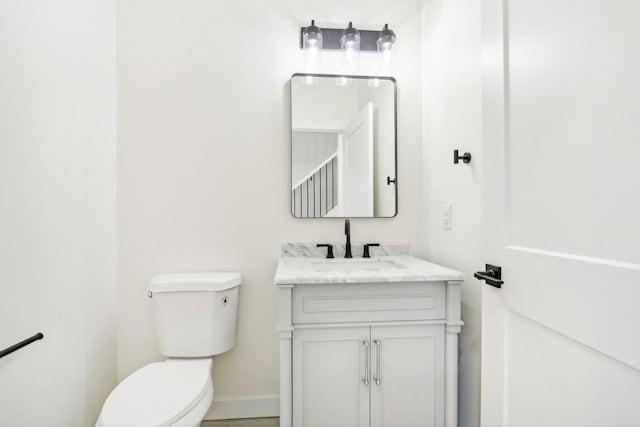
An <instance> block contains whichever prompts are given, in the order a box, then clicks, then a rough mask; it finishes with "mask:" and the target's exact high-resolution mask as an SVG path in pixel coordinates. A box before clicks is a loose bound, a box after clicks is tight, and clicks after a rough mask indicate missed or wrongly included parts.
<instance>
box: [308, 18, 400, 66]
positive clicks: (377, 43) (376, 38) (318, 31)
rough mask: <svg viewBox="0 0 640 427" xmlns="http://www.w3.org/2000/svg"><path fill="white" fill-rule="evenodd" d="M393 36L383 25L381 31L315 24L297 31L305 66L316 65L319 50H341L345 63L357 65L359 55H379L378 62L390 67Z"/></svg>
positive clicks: (350, 24)
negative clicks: (361, 53) (365, 53)
mask: <svg viewBox="0 0 640 427" xmlns="http://www.w3.org/2000/svg"><path fill="white" fill-rule="evenodd" d="M395 41H396V34H395V32H393V30H391V29H390V28H389V25H388V24H385V25H384V27H383V28H382V30H381V31H379V30H362V29H360V30H359V29H356V28H354V26H353V23H352V22H349V25H348V26H347V28H344V29H340V28H320V27H318V26H316V24H315V21H314V20H312V21H311V25H310V26H308V27H302V28H300V47H301V48H302V49H303V50H304V52H305V63H306V64H308V65H315V64H317V62H319V60H320V51H321V50H342V51H343V52H344V56H345V62H347V63H354V62H357V59H358V56H359V53H360V52H378V54H379V55H380V61H381V62H383V63H386V64H389V62H390V61H391V51H392V48H393V45H394V43H395Z"/></svg>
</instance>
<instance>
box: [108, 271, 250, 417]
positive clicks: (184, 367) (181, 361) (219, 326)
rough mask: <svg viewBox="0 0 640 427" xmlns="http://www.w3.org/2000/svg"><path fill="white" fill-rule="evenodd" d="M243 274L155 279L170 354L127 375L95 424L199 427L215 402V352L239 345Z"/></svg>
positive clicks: (160, 327)
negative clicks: (213, 359) (161, 360)
mask: <svg viewBox="0 0 640 427" xmlns="http://www.w3.org/2000/svg"><path fill="white" fill-rule="evenodd" d="M240 281H241V278H240V274H239V273H190V274H165V275H160V276H155V277H153V278H152V279H151V286H150V288H149V297H150V298H151V301H152V305H153V309H154V310H153V311H154V314H155V324H156V333H157V338H158V343H159V349H160V352H161V353H162V354H164V355H165V356H167V357H168V359H167V360H166V361H164V362H156V363H151V364H148V365H146V366H144V367H143V368H141V369H139V370H137V371H136V372H134V373H133V374H131V375H130V376H128V377H127V378H125V379H124V380H123V381H122V382H121V383H120V384H118V386H117V387H116V388H115V389H114V390H113V391H112V392H111V394H110V395H109V397H108V398H107V400H106V401H105V403H104V405H103V407H102V411H101V412H100V416H99V418H98V421H97V423H96V427H169V426H171V427H197V426H199V425H200V423H201V422H202V420H203V418H204V416H205V415H206V413H207V411H208V410H209V407H210V406H211V403H212V402H213V383H212V381H211V367H212V363H213V361H212V357H213V356H214V355H216V354H220V353H224V352H226V351H228V350H229V349H231V347H233V345H234V344H235V331H236V318H237V309H238V286H239V285H240Z"/></svg>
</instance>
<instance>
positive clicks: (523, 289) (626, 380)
mask: <svg viewBox="0 0 640 427" xmlns="http://www.w3.org/2000/svg"><path fill="white" fill-rule="evenodd" d="M638 17H640V2H638V1H609V0H591V1H578V0H561V1H558V0H553V1H552V0H541V1H540V0H539V1H530V0H507V1H504V0H485V1H484V2H483V58H484V66H485V68H484V70H483V71H484V76H483V89H484V95H483V111H484V131H483V132H484V134H483V146H484V152H483V156H482V161H483V170H484V181H483V185H484V195H483V197H484V209H483V210H484V212H483V221H484V225H485V230H484V238H485V256H486V262H487V263H491V264H496V265H498V266H501V267H502V279H503V280H504V284H503V285H502V288H501V289H498V288H495V287H492V286H489V285H487V284H484V283H482V284H481V286H482V298H483V301H482V392H481V396H482V415H481V417H482V425H483V426H484V427H500V426H511V427H526V426H561V427H572V426H575V427H588V426H594V427H602V426H615V427H625V426H629V427H631V426H638V425H640V310H639V309H638V304H640V244H639V242H640V223H639V221H640V189H639V188H638V186H639V185H640V167H638V161H639V159H640V102H639V101H638V100H640V54H639V51H638V40H640V25H638ZM479 267H481V266H479ZM479 283H481V282H479Z"/></svg>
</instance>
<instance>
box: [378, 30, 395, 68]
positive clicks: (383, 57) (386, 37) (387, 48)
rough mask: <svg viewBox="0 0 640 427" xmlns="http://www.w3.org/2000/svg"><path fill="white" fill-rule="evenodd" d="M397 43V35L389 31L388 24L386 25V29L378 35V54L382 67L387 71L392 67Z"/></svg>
mask: <svg viewBox="0 0 640 427" xmlns="http://www.w3.org/2000/svg"><path fill="white" fill-rule="evenodd" d="M395 42H396V34H395V33H394V32H393V31H392V30H390V29H389V25H388V24H384V28H383V29H382V31H380V34H379V35H378V40H377V42H376V45H377V46H378V53H379V54H380V67H381V68H382V69H383V70H385V71H388V70H389V68H390V67H391V54H392V51H393V44H394V43H395Z"/></svg>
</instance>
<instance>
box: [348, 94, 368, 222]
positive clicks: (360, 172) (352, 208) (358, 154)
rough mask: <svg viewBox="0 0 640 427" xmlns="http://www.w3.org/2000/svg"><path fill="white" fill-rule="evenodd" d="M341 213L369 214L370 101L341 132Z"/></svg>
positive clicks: (366, 215)
mask: <svg viewBox="0 0 640 427" xmlns="http://www.w3.org/2000/svg"><path fill="white" fill-rule="evenodd" d="M342 149H343V156H342V159H341V161H342V179H343V180H344V182H342V183H341V185H342V192H343V193H342V201H343V207H342V215H343V216H355V217H370V216H373V104H372V103H368V104H367V105H365V106H364V108H363V109H362V110H361V111H360V112H359V113H358V114H357V115H356V117H355V118H354V119H353V120H351V122H350V123H349V124H348V125H347V127H346V128H345V129H344V132H343V142H342Z"/></svg>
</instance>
